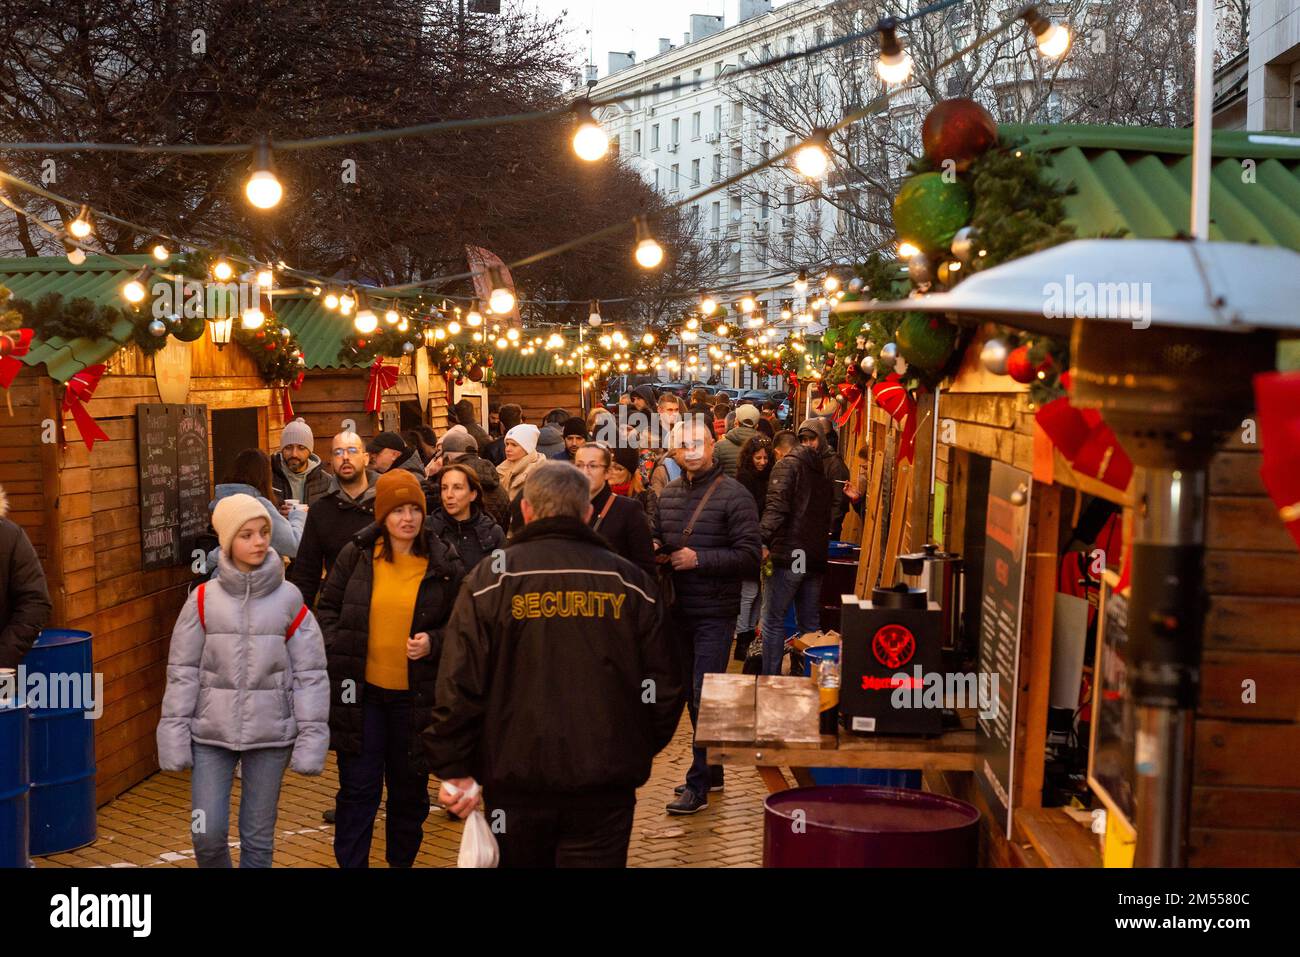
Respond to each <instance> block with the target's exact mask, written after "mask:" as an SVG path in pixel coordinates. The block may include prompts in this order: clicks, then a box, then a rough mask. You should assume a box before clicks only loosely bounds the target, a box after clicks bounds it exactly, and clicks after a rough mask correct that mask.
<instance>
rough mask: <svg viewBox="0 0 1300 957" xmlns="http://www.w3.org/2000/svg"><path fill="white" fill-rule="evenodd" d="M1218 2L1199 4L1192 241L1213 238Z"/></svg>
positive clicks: (1193, 154)
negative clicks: (1212, 159) (1212, 157)
mask: <svg viewBox="0 0 1300 957" xmlns="http://www.w3.org/2000/svg"><path fill="white" fill-rule="evenodd" d="M1214 28H1215V23H1214V3H1213V2H1212V0H1197V3H1196V98H1195V104H1194V107H1193V125H1192V224H1191V226H1192V229H1191V233H1192V238H1193V239H1201V240H1205V239H1209V238H1210V133H1211V131H1212V129H1213V125H1214V116H1213V107H1214Z"/></svg>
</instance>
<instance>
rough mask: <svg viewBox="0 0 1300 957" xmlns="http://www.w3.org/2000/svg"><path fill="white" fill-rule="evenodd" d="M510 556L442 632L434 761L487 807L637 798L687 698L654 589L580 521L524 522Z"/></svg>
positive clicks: (467, 593) (465, 594) (473, 584)
mask: <svg viewBox="0 0 1300 957" xmlns="http://www.w3.org/2000/svg"><path fill="white" fill-rule="evenodd" d="M505 558H506V566H507V568H506V571H505V573H500V572H499V571H497V570H494V569H493V567H492V563H491V562H483V563H481V564H480V565H479V566H478V567H477V568H475V569H474V571H473V572H471V573H470V574H469V576H468V577H467V578H466V579H465V587H463V588H462V589H461V591H460V595H459V596H458V597H457V599H456V609H455V611H454V612H453V613H452V616H451V621H449V622H448V623H447V627H446V628H445V629H444V632H443V634H444V636H445V637H444V640H443V649H442V663H441V666H440V668H439V671H438V694H437V705H436V707H435V708H434V721H433V724H432V726H431V727H430V728H429V729H428V730H427V731H426V732H425V734H424V741H425V745H426V748H427V750H428V753H429V763H430V766H431V768H432V769H433V770H434V771H435V772H437V774H438V775H439V776H440V777H442V778H444V779H446V778H461V777H474V778H476V779H477V780H478V781H479V783H481V784H482V785H483V789H484V796H485V797H486V799H487V801H488V802H489V804H490V805H492V806H502V805H509V804H512V803H526V804H551V805H555V804H558V805H561V806H567V807H573V806H579V805H586V806H592V805H608V804H622V803H626V804H631V803H633V802H634V801H635V800H636V794H635V791H636V788H638V787H640V786H641V785H642V784H644V783H645V782H646V780H647V779H648V778H649V776H650V766H651V762H652V760H653V759H654V756H655V755H656V754H657V753H658V752H659V751H661V750H662V749H663V748H664V746H665V745H666V744H668V742H669V741H671V740H672V737H673V733H674V732H675V731H676V729H677V723H678V720H679V719H680V717H681V713H682V703H683V701H684V700H685V697H684V696H685V683H684V681H683V670H682V662H681V660H680V658H679V655H678V651H677V642H676V641H675V640H674V639H673V637H672V636H671V635H670V634H669V633H668V629H667V627H666V625H665V615H664V610H663V608H662V607H661V606H660V603H659V601H658V596H657V595H656V593H655V588H654V585H653V583H652V582H651V580H650V578H649V576H648V575H646V574H645V573H644V572H642V571H641V570H640V569H638V568H637V567H636V566H635V565H633V564H632V563H631V562H629V561H625V560H624V559H622V558H620V557H619V556H617V555H615V554H614V553H613V552H611V551H610V550H609V547H608V546H607V545H606V543H605V542H604V541H603V540H602V539H601V538H600V537H599V536H598V535H596V534H595V533H594V532H592V531H591V529H589V528H587V526H586V525H584V524H583V523H582V522H580V521H579V520H578V519H576V518H558V517H557V518H543V519H538V520H537V521H534V522H532V523H530V524H529V525H528V526H527V527H525V528H523V529H522V530H521V531H520V532H519V534H518V535H517V536H516V538H515V540H514V541H513V542H511V544H510V545H509V547H507V548H506V552H505ZM649 689H653V692H654V693H653V694H652V695H650V694H647V691H648V690H649Z"/></svg>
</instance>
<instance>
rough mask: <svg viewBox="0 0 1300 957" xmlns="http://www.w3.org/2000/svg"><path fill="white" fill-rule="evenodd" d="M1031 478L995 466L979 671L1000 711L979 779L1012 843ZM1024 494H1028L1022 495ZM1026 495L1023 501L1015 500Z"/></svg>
mask: <svg viewBox="0 0 1300 957" xmlns="http://www.w3.org/2000/svg"><path fill="white" fill-rule="evenodd" d="M1029 488H1030V478H1029V473H1028V472H1023V471H1021V470H1020V469H1016V468H1012V467H1011V466H1010V465H1007V464H1005V463H1003V462H994V463H993V465H992V470H991V471H990V473H989V497H988V517H987V522H986V525H985V537H986V541H985V545H984V583H983V587H984V594H983V596H981V601H980V646H979V661H980V671H981V672H982V673H984V674H988V675H991V676H993V677H994V678H996V681H997V689H998V691H997V697H998V700H997V709H996V714H995V715H993V716H992V717H985V716H984V713H983V712H981V714H980V716H979V721H978V724H977V726H976V741H977V745H978V756H977V765H976V770H977V772H978V773H977V774H976V779H977V780H978V781H979V783H980V789H981V790H982V791H983V792H984V796H985V798H986V799H987V800H988V802H989V808H990V809H991V810H992V811H993V815H994V817H996V818H997V820H998V823H999V824H1000V825H1001V826H1002V827H1003V828H1005V829H1006V834H1007V837H1008V838H1010V837H1011V795H1012V793H1013V792H1012V789H1011V788H1012V780H1011V778H1012V773H1013V770H1014V768H1015V754H1014V752H1015V738H1016V733H1015V731H1016V689H1017V684H1018V679H1019V675H1018V674H1017V670H1018V666H1019V663H1020V603H1021V598H1022V597H1023V595H1024V590H1025V548H1026V546H1027V544H1028V542H1029ZM1021 490H1023V492H1021ZM1018 493H1019V494H1023V501H1021V502H1020V504H1016V502H1015V501H1014V499H1017V498H1018V497H1019V494H1018Z"/></svg>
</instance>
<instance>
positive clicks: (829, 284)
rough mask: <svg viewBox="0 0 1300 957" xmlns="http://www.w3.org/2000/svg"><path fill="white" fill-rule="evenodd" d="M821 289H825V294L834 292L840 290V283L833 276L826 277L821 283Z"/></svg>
mask: <svg viewBox="0 0 1300 957" xmlns="http://www.w3.org/2000/svg"><path fill="white" fill-rule="evenodd" d="M822 288H823V289H825V290H826V291H827V292H834V291H835V290H836V289H839V288H840V281H839V280H838V279H836V278H835V277H834V276H829V275H828V276H827V277H826V279H825V280H824V281H823V282H822Z"/></svg>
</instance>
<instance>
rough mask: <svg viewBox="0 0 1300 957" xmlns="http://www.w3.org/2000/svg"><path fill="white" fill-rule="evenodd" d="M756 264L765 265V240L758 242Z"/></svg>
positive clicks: (769, 312)
mask: <svg viewBox="0 0 1300 957" xmlns="http://www.w3.org/2000/svg"><path fill="white" fill-rule="evenodd" d="M758 262H759V265H761V266H766V265H767V240H766V239H760V240H759V241H758ZM768 314H769V315H770V314H771V308H770V304H769V309H768Z"/></svg>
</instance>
